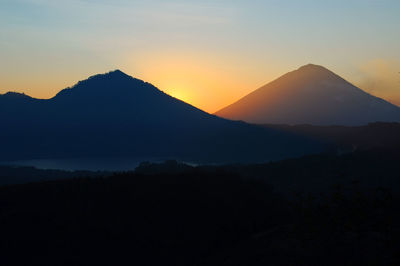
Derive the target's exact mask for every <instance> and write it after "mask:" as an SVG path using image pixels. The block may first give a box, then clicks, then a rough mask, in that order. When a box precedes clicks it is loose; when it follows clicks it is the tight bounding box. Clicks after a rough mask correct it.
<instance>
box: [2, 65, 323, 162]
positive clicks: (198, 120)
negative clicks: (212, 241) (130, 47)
mask: <svg viewBox="0 0 400 266" xmlns="http://www.w3.org/2000/svg"><path fill="white" fill-rule="evenodd" d="M32 99H33V98H32ZM0 112H1V113H4V114H7V115H6V116H2V117H0V124H1V125H3V128H5V130H2V131H1V132H0V145H2V148H3V149H2V150H1V151H0V160H21V159H42V158H43V159H45V158H77V157H78V158H79V157H87V158H90V157H141V158H148V157H153V158H154V157H158V158H174V159H184V160H186V161H201V162H205V161H207V162H242V161H257V162H263V161H268V160H275V159H281V158H287V157H292V156H300V155H303V154H305V153H309V152H316V151H320V150H321V148H322V146H321V145H320V144H319V143H317V142H314V141H312V140H308V139H304V138H302V137H299V136H296V135H293V134H290V133H289V134H288V133H285V132H280V131H279V130H275V129H264V128H261V127H257V126H253V125H249V124H246V123H243V122H235V121H230V120H226V119H223V118H220V117H217V116H215V115H211V114H208V113H207V112H204V111H202V110H200V109H198V108H196V107H194V106H192V105H190V104H187V103H185V102H183V101H181V100H179V99H176V98H174V97H172V96H169V95H168V94H166V93H164V92H162V91H161V90H159V89H158V88H156V87H155V86H153V85H151V84H150V83H147V82H144V81H142V80H138V79H135V78H133V77H130V76H128V75H126V74H124V73H123V72H121V71H112V72H108V73H106V74H100V75H94V76H91V77H90V78H88V79H86V80H83V81H80V82H78V83H77V84H75V85H74V86H72V87H69V88H67V89H64V90H62V91H61V92H60V93H58V94H57V95H56V96H55V97H53V98H50V99H47V100H33V101H25V100H23V101H17V102H16V101H12V102H11V101H7V100H4V101H0Z"/></svg>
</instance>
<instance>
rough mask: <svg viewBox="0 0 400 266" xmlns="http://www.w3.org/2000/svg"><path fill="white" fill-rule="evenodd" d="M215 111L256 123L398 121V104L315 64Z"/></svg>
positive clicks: (350, 124)
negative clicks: (373, 94)
mask: <svg viewBox="0 0 400 266" xmlns="http://www.w3.org/2000/svg"><path fill="white" fill-rule="evenodd" d="M216 115H218V116H221V117H224V118H229V119H233V120H243V121H246V122H249V123H258V124H312V125H348V126H354V125H364V124H368V123H371V122H400V108H399V107H397V106H395V105H393V104H391V103H389V102H387V101H385V100H383V99H380V98H377V97H375V96H372V95H370V94H368V93H366V92H364V91H362V90H361V89H359V88H357V87H356V86H354V85H352V84H351V83H349V82H347V81H346V80H344V79H343V78H341V77H339V76H338V75H336V74H335V73H333V72H331V71H329V70H328V69H326V68H324V67H322V66H318V65H312V64H309V65H306V66H303V67H300V68H299V69H297V70H295V71H292V72H289V73H287V74H285V75H283V76H282V77H280V78H278V79H276V80H275V81H272V82H271V83H269V84H267V85H265V86H263V87H261V88H259V89H258V90H256V91H254V92H252V93H250V94H248V95H247V96H245V97H243V98H242V99H240V100H239V101H237V102H235V103H233V104H232V105H230V106H228V107H225V108H223V109H222V110H220V111H218V112H217V113H216Z"/></svg>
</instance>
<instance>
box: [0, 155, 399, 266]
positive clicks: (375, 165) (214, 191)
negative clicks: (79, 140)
mask: <svg viewBox="0 0 400 266" xmlns="http://www.w3.org/2000/svg"><path fill="white" fill-rule="evenodd" d="M398 158H400V157H399V152H398V150H397V149H394V150H373V151H372V150H370V151H368V152H367V151H365V152H355V153H350V154H345V155H340V156H338V155H319V156H309V157H303V158H300V159H293V160H286V161H281V162H275V163H269V164H259V165H231V166H223V167H222V166H208V167H205V166H203V167H190V166H187V165H182V164H179V163H177V162H174V161H170V162H166V163H164V164H142V165H141V166H140V167H139V168H138V169H137V171H136V172H132V173H121V174H115V175H113V176H109V177H97V178H93V177H91V178H84V177H82V178H75V179H69V180H59V181H46V182H39V183H31V184H25V185H9V186H3V187H1V188H0V235H1V238H0V252H1V258H2V265H28V264H29V265H135V264H136V265H243V266H244V265H246V266H249V265H396V264H398V263H399V262H400V257H399V255H398V254H399V252H398V251H399V250H400V215H399V213H400V212H399V211H400V210H399V206H400V205H399V203H400V198H399V188H400V182H399V177H400V173H399V171H398V165H397V162H398Z"/></svg>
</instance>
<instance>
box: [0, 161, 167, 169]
mask: <svg viewBox="0 0 400 266" xmlns="http://www.w3.org/2000/svg"><path fill="white" fill-rule="evenodd" d="M168 159H171V158H69V159H36V160H20V161H8V162H0V165H11V166H32V167H35V168H38V169H57V170H64V171H79V170H86V171H115V172H122V171H133V170H135V168H136V167H138V166H139V164H140V163H141V162H152V163H160V162H163V161H165V160H168Z"/></svg>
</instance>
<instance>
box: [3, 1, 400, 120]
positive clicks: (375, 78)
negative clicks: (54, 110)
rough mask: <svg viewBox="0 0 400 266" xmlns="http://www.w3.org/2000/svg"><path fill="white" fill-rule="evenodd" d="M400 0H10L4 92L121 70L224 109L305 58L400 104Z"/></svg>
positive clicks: (38, 90) (46, 91)
mask: <svg viewBox="0 0 400 266" xmlns="http://www.w3.org/2000/svg"><path fill="white" fill-rule="evenodd" d="M399 14H400V1H398V0H332V1H330V0H326V1H320V0H302V1H298V0H290V1H289V0H212V1H211V0H202V1H200V0H196V1H194V0H172V1H167V0H68V1H67V0H65V1H64V0H0V93H5V92H7V91H17V92H24V93H26V94H28V95H30V96H33V97H36V98H50V97H53V96H54V95H55V94H56V93H57V92H58V91H60V90H61V89H63V88H66V87H70V86H72V85H74V84H75V83H76V82H77V81H79V80H84V79H86V78H87V77H89V76H91V75H94V74H98V73H105V72H108V71H110V70H115V69H120V70H122V71H123V72H125V73H127V74H129V75H131V76H134V77H136V78H139V79H143V80H145V81H147V82H150V83H152V84H154V85H155V86H157V87H158V88H159V89H161V90H163V91H165V92H166V93H168V94H170V95H172V96H174V97H177V98H180V99H182V100H184V101H186V102H188V103H190V104H192V105H194V106H196V107H199V108H201V109H203V110H205V111H207V112H210V113H213V112H215V111H217V110H219V109H221V108H223V107H225V106H226V105H229V104H231V103H233V102H234V101H236V100H238V99H240V98H241V97H243V96H245V95H246V94H248V93H250V92H252V91H253V90H255V89H257V88H259V87H261V86H263V85H265V84H266V83H268V82H270V81H272V80H274V79H276V78H278V77H279V76H281V75H283V74H285V73H286V72H289V71H292V70H295V69H297V68H299V67H300V66H302V65H305V64H308V63H313V64H318V65H323V66H325V67H326V68H328V69H330V70H332V71H334V72H335V73H337V74H338V75H340V76H342V77H343V78H345V79H347V80H348V81H350V82H352V83H353V84H355V85H357V86H359V87H360V88H362V89H363V90H365V91H367V92H369V93H371V94H373V95H375V96H378V97H382V98H384V99H386V100H388V101H390V102H392V103H394V104H397V105H400V34H399V32H400V29H399V26H400V15H399Z"/></svg>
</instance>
